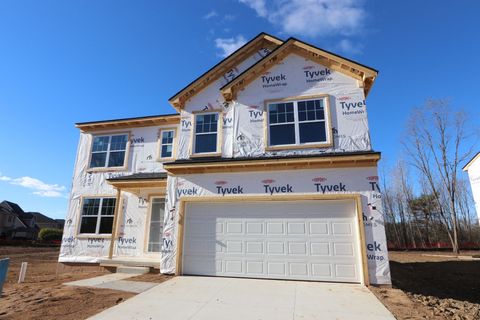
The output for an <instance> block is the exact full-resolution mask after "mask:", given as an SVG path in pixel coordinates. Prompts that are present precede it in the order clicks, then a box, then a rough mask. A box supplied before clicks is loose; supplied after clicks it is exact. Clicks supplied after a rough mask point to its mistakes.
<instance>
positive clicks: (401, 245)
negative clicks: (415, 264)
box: [381, 100, 480, 253]
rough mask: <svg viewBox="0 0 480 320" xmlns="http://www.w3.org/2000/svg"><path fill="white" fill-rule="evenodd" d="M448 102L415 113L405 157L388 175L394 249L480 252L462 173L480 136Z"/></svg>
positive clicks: (387, 213) (386, 197) (386, 202)
mask: <svg viewBox="0 0 480 320" xmlns="http://www.w3.org/2000/svg"><path fill="white" fill-rule="evenodd" d="M469 120H470V119H469V118H468V117H467V115H466V114H465V112H463V111H461V110H460V111H456V110H454V109H453V108H452V106H451V105H450V103H449V101H447V100H428V101H427V102H426V103H425V104H424V105H423V106H421V107H417V108H414V109H413V111H412V113H411V115H410V118H409V121H408V123H407V126H406V130H405V134H404V137H403V139H402V143H401V146H400V148H401V151H402V154H403V155H404V156H403V157H402V158H401V159H399V160H398V162H397V163H396V164H395V166H394V167H393V168H391V169H390V170H388V172H383V174H382V182H381V184H382V189H383V198H382V201H383V209H384V218H385V230H386V233H387V239H388V241H389V247H390V248H397V249H426V248H440V247H449V248H451V249H452V251H453V252H455V253H458V252H459V250H460V249H468V248H479V247H480V226H479V221H478V218H477V215H476V212H475V209H474V203H473V198H472V194H471V190H470V185H469V182H468V179H467V177H466V174H465V173H463V172H462V167H463V166H464V165H465V163H466V162H467V161H468V160H469V159H470V158H471V156H472V154H473V151H474V147H475V145H476V143H477V141H478V136H479V135H478V131H476V129H475V127H474V126H472V124H471V123H470V122H469Z"/></svg>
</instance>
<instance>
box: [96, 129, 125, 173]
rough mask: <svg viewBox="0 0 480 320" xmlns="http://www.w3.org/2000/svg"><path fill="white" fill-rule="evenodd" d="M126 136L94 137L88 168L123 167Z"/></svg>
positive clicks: (123, 134)
mask: <svg viewBox="0 0 480 320" xmlns="http://www.w3.org/2000/svg"><path fill="white" fill-rule="evenodd" d="M127 142H128V134H127V133H122V134H115V135H108V136H103V135H102V136H94V137H93V145H92V155H91V158H90V168H115V167H123V166H124V164H125V156H126V154H127Z"/></svg>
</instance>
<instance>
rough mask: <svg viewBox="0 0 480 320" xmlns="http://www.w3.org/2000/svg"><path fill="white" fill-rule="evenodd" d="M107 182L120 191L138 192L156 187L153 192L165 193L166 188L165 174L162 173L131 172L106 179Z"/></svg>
mask: <svg viewBox="0 0 480 320" xmlns="http://www.w3.org/2000/svg"><path fill="white" fill-rule="evenodd" d="M107 183H108V184H109V185H111V186H112V187H114V188H115V189H119V190H122V191H126V192H130V193H133V194H136V195H138V194H140V193H141V192H142V191H144V190H146V189H156V191H155V193H159V194H165V192H166V189H167V175H166V174H165V173H162V174H158V175H156V174H133V175H131V176H124V177H118V178H112V179H107Z"/></svg>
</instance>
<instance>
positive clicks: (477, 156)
mask: <svg viewBox="0 0 480 320" xmlns="http://www.w3.org/2000/svg"><path fill="white" fill-rule="evenodd" d="M477 159H480V152H478V153H477V154H476V155H475V156H473V158H472V159H471V160H470V161H468V162H467V164H466V165H465V166H464V167H463V168H462V170H463V171H468V169H469V168H470V166H471V165H472V164H473V163H474V162H475V161H476V160H477Z"/></svg>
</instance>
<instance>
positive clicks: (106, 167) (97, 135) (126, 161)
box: [87, 132, 131, 172]
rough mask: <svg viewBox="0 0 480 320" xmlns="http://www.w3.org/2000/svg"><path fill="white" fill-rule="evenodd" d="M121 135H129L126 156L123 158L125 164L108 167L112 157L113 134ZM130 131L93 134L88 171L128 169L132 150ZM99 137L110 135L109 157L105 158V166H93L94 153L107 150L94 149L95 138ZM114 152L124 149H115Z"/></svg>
mask: <svg viewBox="0 0 480 320" xmlns="http://www.w3.org/2000/svg"><path fill="white" fill-rule="evenodd" d="M121 135H126V136H127V144H126V145H125V156H124V159H123V166H117V167H108V161H109V159H110V143H111V140H112V136H121ZM130 136H131V134H130V132H108V133H99V134H92V140H91V146H90V153H89V157H88V169H87V171H89V172H90V171H119V170H126V169H127V167H128V157H129V151H130ZM97 137H109V139H108V150H107V151H106V152H107V157H106V160H105V166H103V167H91V162H92V155H93V154H94V153H100V152H105V151H93V144H94V140H95V138H97ZM113 151H114V152H116V151H122V150H113Z"/></svg>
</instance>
